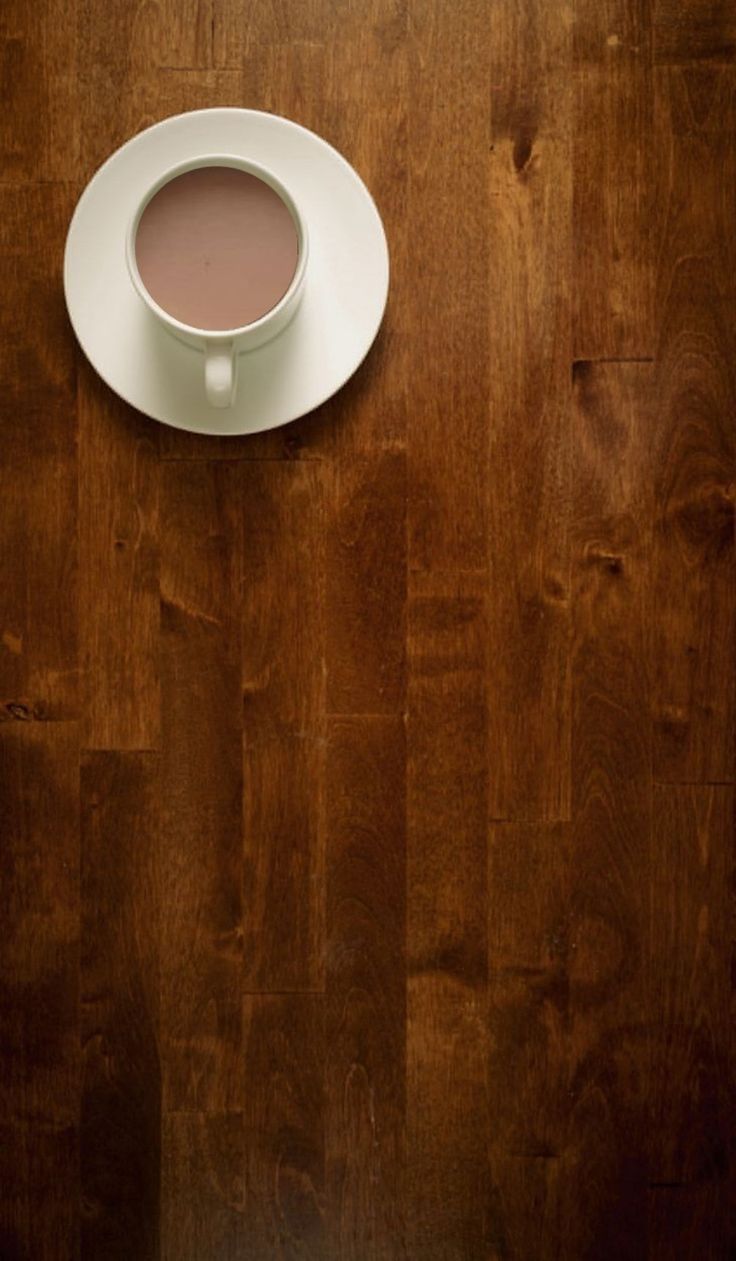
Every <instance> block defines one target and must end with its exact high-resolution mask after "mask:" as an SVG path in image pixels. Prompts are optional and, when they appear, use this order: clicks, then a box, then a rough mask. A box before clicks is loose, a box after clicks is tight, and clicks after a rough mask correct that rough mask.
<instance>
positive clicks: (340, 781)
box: [325, 716, 406, 1261]
mask: <svg viewBox="0 0 736 1261" xmlns="http://www.w3.org/2000/svg"><path fill="white" fill-rule="evenodd" d="M405 766H406V739H405V730H404V723H403V720H402V718H400V717H390V716H381V717H370V718H361V717H357V718H334V719H332V720H331V721H330V723H329V726H328V746H327V772H326V784H325V789H326V791H325V797H326V812H325V813H326V819H325V828H326V834H327V837H326V841H327V1010H326V1099H325V1128H326V1143H327V1210H328V1223H329V1229H330V1235H331V1243H332V1251H331V1254H330V1255H333V1256H335V1257H341V1258H344V1259H345V1261H363V1258H366V1259H367V1258H376V1261H378V1259H379V1258H386V1259H388V1258H390V1257H404V1256H406V1251H405V1248H406V1230H405V1221H404V1217H405V1186H404V1171H405V1163H406V1138H405V1094H406V1080H405V1075H406V985H405V932H406V842H405V833H406V817H405V816H406V790H405V774H406V772H405Z"/></svg>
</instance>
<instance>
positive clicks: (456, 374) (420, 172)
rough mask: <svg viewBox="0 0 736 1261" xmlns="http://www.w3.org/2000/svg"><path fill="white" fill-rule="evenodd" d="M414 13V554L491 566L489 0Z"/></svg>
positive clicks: (421, 563) (431, 565) (413, 1)
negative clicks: (488, 500)
mask: <svg viewBox="0 0 736 1261" xmlns="http://www.w3.org/2000/svg"><path fill="white" fill-rule="evenodd" d="M408 13H409V29H410V34H411V62H410V66H409V83H408V89H407V91H408V101H409V120H410V122H409V133H408V144H409V155H410V158H409V160H410V162H411V179H410V182H409V190H408V202H407V216H408V237H407V240H406V251H407V262H408V266H409V268H410V269H411V275H410V276H409V275H408V274H407V285H406V290H405V295H404V299H403V301H404V304H405V311H406V316H407V319H406V327H407V328H410V329H413V330H421V331H420V337H419V338H418V339H417V350H418V355H417V357H416V358H415V360H414V361H413V365H412V371H411V373H410V376H409V377H408V378H407V389H408V391H409V400H410V401H409V413H410V418H411V419H410V427H409V432H408V437H407V451H408V482H409V520H408V532H409V544H408V546H409V563H410V566H411V568H412V569H423V570H426V569H439V570H452V569H458V568H459V569H482V568H484V566H485V565H486V563H487V552H486V535H487V528H488V518H487V504H486V496H487V475H488V474H487V470H488V390H489V383H490V365H489V352H488V328H489V305H490V303H489V292H488V269H489V257H490V255H489V238H488V235H487V206H488V182H487V167H486V154H487V152H488V146H489V144H490V137H489V124H488V104H487V97H486V93H487V85H488V80H489V74H490V40H489V29H488V16H487V7H486V6H485V5H484V4H483V3H480V2H479V0H460V3H458V4H457V5H456V6H455V7H453V8H452V9H449V8H448V7H447V5H446V4H444V3H443V2H442V0H408ZM459 83H462V85H463V86H462V91H458V84H459ZM429 241H431V242H432V246H431V247H430V248H429V249H428V248H426V243H427V242H429ZM419 347H421V349H419Z"/></svg>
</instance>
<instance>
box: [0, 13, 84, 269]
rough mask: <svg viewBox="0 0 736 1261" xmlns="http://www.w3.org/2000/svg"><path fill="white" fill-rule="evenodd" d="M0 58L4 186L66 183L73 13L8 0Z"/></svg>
mask: <svg viewBox="0 0 736 1261" xmlns="http://www.w3.org/2000/svg"><path fill="white" fill-rule="evenodd" d="M70 17H71V20H70ZM0 58H1V59H2V78H3V110H2V114H1V115H0V168H1V169H2V173H3V174H2V179H3V183H7V184H11V183H12V184H19V185H20V184H27V183H28V182H33V181H38V180H40V181H43V182H44V183H47V182H49V181H51V180H68V179H69V170H70V167H71V169H72V170H73V171H74V170H76V167H77V162H78V150H79V131H80V126H79V124H80V116H79V112H78V110H77V109H76V103H77V75H76V69H77V30H76V24H75V22H74V11H73V10H72V12H71V13H70V7H69V5H68V4H65V3H64V0H39V3H38V4H33V5H28V4H25V3H24V0H7V3H4V4H3V6H2V10H1V11H0ZM2 218H3V221H4V220H5V212H3V216H2ZM3 252H4V250H3Z"/></svg>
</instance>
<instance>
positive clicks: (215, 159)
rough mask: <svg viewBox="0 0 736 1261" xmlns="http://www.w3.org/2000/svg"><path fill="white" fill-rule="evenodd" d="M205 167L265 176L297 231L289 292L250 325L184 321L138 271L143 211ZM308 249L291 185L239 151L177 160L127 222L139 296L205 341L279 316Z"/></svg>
mask: <svg viewBox="0 0 736 1261" xmlns="http://www.w3.org/2000/svg"><path fill="white" fill-rule="evenodd" d="M204 166H230V167H237V168H238V169H240V170H243V171H247V172H248V173H249V174H252V175H255V176H257V177H258V178H259V179H262V180H263V182H264V183H266V184H268V185H269V186H270V187H271V188H273V190H274V192H276V193H278V195H279V197H280V198H281V200H282V201H283V202H284V203H285V205H286V208H287V210H288V211H289V213H290V215H291V217H292V219H293V221H294V226H295V228H296V232H297V264H296V270H295V271H294V275H293V276H292V278H291V283H290V284H289V287H288V289H287V290H286V292H285V293H284V294H283V295H282V296H281V297H280V298H279V300H278V302H277V303H276V305H275V306H272V307H271V308H270V309H269V310H268V311H266V312H265V313H264V314H263V315H261V316H260V317H259V318H258V319H257V320H252V321H251V322H250V323H249V324H240V325H237V326H236V327H234V328H199V327H198V326H197V325H195V324H185V323H184V322H183V320H178V319H177V318H176V316H175V315H171V314H170V312H169V311H166V310H165V309H164V308H163V307H162V306H160V305H159V303H158V302H157V301H156V299H155V298H154V297H153V296H152V294H150V293H149V291H148V289H147V288H146V286H145V285H144V283H143V279H142V277H141V274H140V272H139V270H138V262H137V260H136V256H135V239H136V236H137V233H138V225H139V224H140V221H141V219H142V217H143V212H144V211H145V209H146V207H147V206H148V204H149V202H150V201H151V200H152V199H153V198H154V197H155V196H156V193H158V192H160V190H161V189H162V188H163V187H164V185H165V184H168V183H170V182H171V180H173V179H176V177H177V176H178V175H185V174H186V172H187V171H196V170H198V169H199V168H200V167H204ZM308 251H309V243H308V237H307V225H306V223H305V221H304V219H303V217H302V215H301V212H300V211H299V207H298V206H297V204H296V202H295V201H294V198H293V196H292V195H291V193H290V192H289V190H288V188H286V186H285V185H284V184H282V182H281V180H280V179H279V178H278V176H277V175H275V174H274V173H273V171H271V170H269V168H268V167H266V166H263V165H262V164H261V163H260V162H253V161H251V159H250V158H244V157H241V156H240V155H239V154H236V153H204V154H199V155H197V156H196V157H193V158H185V159H184V160H183V161H181V162H175V163H174V164H173V166H170V167H168V168H167V169H166V170H165V171H163V172H162V174H161V175H159V176H158V177H157V178H156V179H155V180H154V182H153V184H151V185H149V187H148V188H147V190H146V192H145V193H144V194H143V196H142V197H141V198H140V200H139V202H138V204H137V206H136V209H135V211H134V213H133V215H132V217H131V219H130V221H129V223H128V231H127V233H126V238H125V255H126V260H127V263H128V272H129V274H130V278H131V280H132V282H133V285H134V286H135V288H136V290H137V292H138V293H139V295H140V297H141V298H142V299H143V301H144V302H145V304H146V306H147V307H149V308H150V310H151V311H152V312H153V313H154V314H155V315H157V316H158V318H159V319H160V320H163V322H164V323H165V324H168V325H169V327H170V328H172V329H174V330H175V331H177V332H180V333H187V334H189V335H190V336H193V337H200V338H202V339H204V340H206V341H214V342H225V341H232V340H233V338H235V337H239V336H241V335H242V334H244V333H251V332H252V333H257V332H258V331H259V330H261V329H263V328H265V327H266V326H267V325H268V324H269V323H270V321H271V320H273V319H274V318H275V317H276V316H278V315H279V314H280V313H281V312H282V311H283V310H284V308H285V307H286V306H288V305H289V303H290V302H291V301H292V299H293V298H294V296H295V294H296V293H297V292H298V290H299V289H300V288H301V284H302V280H303V278H304V272H305V270H306V266H307V255H308Z"/></svg>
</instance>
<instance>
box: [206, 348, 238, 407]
mask: <svg viewBox="0 0 736 1261" xmlns="http://www.w3.org/2000/svg"><path fill="white" fill-rule="evenodd" d="M236 365H237V359H236V355H235V347H234V345H233V343H232V342H226V343H225V345H223V344H222V343H221V342H208V343H207V345H206V346H205V351H204V388H205V390H206V392H207V402H208V403H209V404H210V406H211V407H232V405H233V403H234V401H235V370H236Z"/></svg>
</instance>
